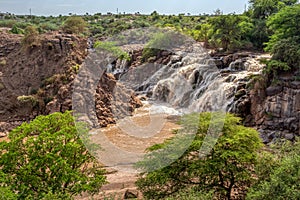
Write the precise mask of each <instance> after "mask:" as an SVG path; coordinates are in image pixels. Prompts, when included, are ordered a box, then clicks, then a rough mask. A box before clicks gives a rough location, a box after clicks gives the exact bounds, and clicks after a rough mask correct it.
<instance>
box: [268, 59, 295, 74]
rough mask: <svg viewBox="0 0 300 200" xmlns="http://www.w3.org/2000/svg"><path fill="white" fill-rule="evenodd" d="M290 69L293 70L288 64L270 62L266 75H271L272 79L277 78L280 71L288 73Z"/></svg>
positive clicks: (275, 61)
mask: <svg viewBox="0 0 300 200" xmlns="http://www.w3.org/2000/svg"><path fill="white" fill-rule="evenodd" d="M290 69H291V68H290V67H289V66H288V64H287V63H284V62H281V61H277V60H270V61H268V62H267V67H266V68H265V69H264V73H266V74H269V75H271V76H272V78H276V77H277V75H278V73H279V72H280V71H288V70H290Z"/></svg>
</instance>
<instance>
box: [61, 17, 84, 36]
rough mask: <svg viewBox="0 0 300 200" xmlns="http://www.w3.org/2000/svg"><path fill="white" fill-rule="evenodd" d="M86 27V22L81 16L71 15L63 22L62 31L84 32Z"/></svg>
mask: <svg viewBox="0 0 300 200" xmlns="http://www.w3.org/2000/svg"><path fill="white" fill-rule="evenodd" d="M86 28H87V23H86V22H85V21H84V19H83V18H82V17H78V16H71V17H68V18H67V20H66V21H65V22H64V24H63V27H62V29H63V31H65V32H66V33H75V34H79V33H84V32H85V31H86Z"/></svg>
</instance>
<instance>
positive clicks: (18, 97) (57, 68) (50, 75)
mask: <svg viewBox="0 0 300 200" xmlns="http://www.w3.org/2000/svg"><path fill="white" fill-rule="evenodd" d="M39 37H40V38H39V41H40V43H39V45H35V46H31V47H26V48H25V47H24V46H23V45H22V36H20V35H13V34H9V33H8V32H5V31H2V32H1V34H0V122H3V123H2V124H0V132H6V131H7V130H10V129H12V128H14V127H16V126H17V125H20V123H22V122H24V121H29V120H32V119H34V118H35V117H36V116H37V115H41V114H44V115H46V114H50V113H53V112H64V111H66V110H71V109H72V92H73V85H74V83H73V82H74V80H75V78H76V76H77V73H78V72H79V69H80V65H81V64H82V63H83V62H84V61H85V58H86V56H87V54H88V51H87V46H88V44H87V40H86V39H84V38H81V37H78V36H74V35H70V34H63V33H59V32H52V33H47V34H43V35H40V36H39ZM115 84H116V80H115V78H114V77H113V76H111V75H108V74H104V76H103V77H102V78H101V80H100V81H99V84H98V87H97V90H96V94H95V107H96V111H97V118H98V122H99V125H100V126H106V125H107V124H109V123H114V122H115V117H114V115H113V114H112V112H113V107H112V106H111V103H110V101H112V100H113V95H112V92H113V89H114V86H115ZM127 95H129V96H130V98H131V101H130V105H129V107H130V109H131V110H133V109H134V108H135V107H138V106H140V105H141V104H140V102H139V101H138V99H136V97H135V95H134V94H133V93H131V92H127ZM4 122H5V124H4ZM2 129H3V130H2Z"/></svg>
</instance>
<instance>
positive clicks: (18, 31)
mask: <svg viewBox="0 0 300 200" xmlns="http://www.w3.org/2000/svg"><path fill="white" fill-rule="evenodd" d="M10 32H11V33H13V34H24V30H23V29H21V28H19V27H18V26H17V25H14V26H13V27H12V28H11V30H10Z"/></svg>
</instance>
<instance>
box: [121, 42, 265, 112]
mask: <svg viewBox="0 0 300 200" xmlns="http://www.w3.org/2000/svg"><path fill="white" fill-rule="evenodd" d="M179 58H180V59H179ZM150 67H151V66H150ZM261 69H262V65H261V64H259V63H258V59H257V58H253V57H248V58H244V59H243V60H242V59H239V60H237V61H234V62H232V63H231V64H230V66H229V68H227V69H225V70H223V72H222V71H220V70H219V69H218V68H217V67H216V66H215V64H214V62H212V59H211V58H210V57H209V56H208V54H207V53H206V52H204V51H203V49H202V48H201V47H199V46H198V47H197V46H195V47H194V48H193V51H192V52H184V51H178V52H176V53H175V55H173V56H172V57H171V61H170V62H169V64H168V65H166V66H160V67H157V70H156V71H154V72H152V73H150V75H149V77H147V78H146V79H145V80H143V81H141V82H142V84H141V82H136V88H139V90H142V91H143V92H149V90H150V91H151V94H152V96H151V100H154V101H160V102H166V103H168V104H169V105H170V106H172V107H174V108H184V109H185V110H186V111H188V112H191V111H192V112H204V111H216V110H219V109H223V110H224V109H226V110H227V111H233V110H234V109H235V105H234V95H235V93H236V92H237V88H238V85H239V84H240V83H241V82H245V81H246V82H247V77H249V76H250V75H252V74H259V73H261ZM137 71H138V70H135V71H133V72H132V73H135V74H136V73H137ZM140 71H143V72H144V73H145V71H148V70H145V68H142V69H141V70H140ZM128 77H129V76H125V78H124V80H127V81H128V80H129V78H128ZM129 82H130V81H129ZM137 85H138V86H137Z"/></svg>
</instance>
